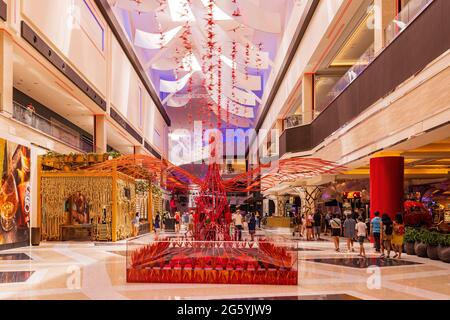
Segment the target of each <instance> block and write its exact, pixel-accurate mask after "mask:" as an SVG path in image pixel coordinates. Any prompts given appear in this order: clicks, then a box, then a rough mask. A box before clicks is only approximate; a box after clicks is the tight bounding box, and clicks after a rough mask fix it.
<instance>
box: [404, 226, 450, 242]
mask: <svg viewBox="0 0 450 320" xmlns="http://www.w3.org/2000/svg"><path fill="white" fill-rule="evenodd" d="M404 240H405V242H408V243H414V242H416V241H417V242H422V243H425V244H427V245H429V246H437V245H441V246H444V247H450V234H444V233H439V232H436V231H429V230H427V229H424V228H412V227H406V230H405V237H404Z"/></svg>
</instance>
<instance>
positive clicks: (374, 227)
mask: <svg viewBox="0 0 450 320" xmlns="http://www.w3.org/2000/svg"><path fill="white" fill-rule="evenodd" d="M374 216H375V217H374V218H373V219H372V221H371V222H370V234H371V235H372V237H373V240H374V242H375V251H376V252H380V249H381V239H380V237H381V235H380V232H381V218H380V217H379V216H380V213H379V212H378V211H377V212H375V213H374Z"/></svg>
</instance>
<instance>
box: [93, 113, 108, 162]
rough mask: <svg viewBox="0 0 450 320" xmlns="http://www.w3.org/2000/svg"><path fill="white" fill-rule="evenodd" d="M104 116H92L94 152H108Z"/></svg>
mask: <svg viewBox="0 0 450 320" xmlns="http://www.w3.org/2000/svg"><path fill="white" fill-rule="evenodd" d="M107 137H108V136H107V131H106V116H105V115H96V116H94V152H95V153H106V152H107V151H108V150H107V149H108V144H107Z"/></svg>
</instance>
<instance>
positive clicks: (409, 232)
mask: <svg viewBox="0 0 450 320" xmlns="http://www.w3.org/2000/svg"><path fill="white" fill-rule="evenodd" d="M417 233H418V232H417V230H416V229H415V228H411V227H407V228H406V230H405V237H404V238H403V239H404V242H405V251H406V254H408V255H410V256H412V255H415V254H416V252H415V251H414V243H415V242H416V236H417Z"/></svg>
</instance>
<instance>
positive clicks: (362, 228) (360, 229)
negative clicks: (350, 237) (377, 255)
mask: <svg viewBox="0 0 450 320" xmlns="http://www.w3.org/2000/svg"><path fill="white" fill-rule="evenodd" d="M363 220H364V219H363V217H362V216H359V217H358V223H357V224H356V226H355V228H356V235H357V236H358V242H359V256H361V257H364V258H365V257H366V250H365V249H364V240H365V239H366V237H367V225H366V224H365V223H364V221H363Z"/></svg>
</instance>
